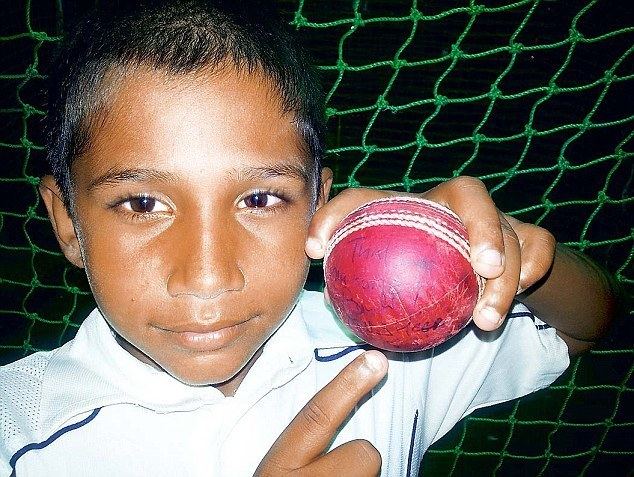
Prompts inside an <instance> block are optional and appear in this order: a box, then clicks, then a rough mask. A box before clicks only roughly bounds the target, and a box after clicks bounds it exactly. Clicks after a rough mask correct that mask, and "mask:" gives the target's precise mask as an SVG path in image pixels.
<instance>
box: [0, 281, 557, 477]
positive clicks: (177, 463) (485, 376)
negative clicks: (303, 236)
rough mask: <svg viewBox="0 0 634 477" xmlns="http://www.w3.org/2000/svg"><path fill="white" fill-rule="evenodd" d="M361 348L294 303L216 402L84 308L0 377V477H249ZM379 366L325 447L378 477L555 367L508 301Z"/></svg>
mask: <svg viewBox="0 0 634 477" xmlns="http://www.w3.org/2000/svg"><path fill="white" fill-rule="evenodd" d="M361 346H362V345H361V344H360V343H359V342H358V341H357V340H356V338H354V337H351V336H350V335H349V334H347V333H346V332H344V331H343V329H342V327H341V325H340V324H339V322H338V320H337V319H336V318H334V317H333V315H332V313H331V312H330V310H329V309H328V308H327V307H326V306H325V304H324V299H323V295H322V294H321V293H316V292H303V294H302V297H301V299H300V301H299V303H298V305H297V307H296V308H295V309H294V311H293V312H292V313H291V315H290V316H289V317H288V319H287V320H286V321H285V323H284V324H283V325H282V326H281V327H280V329H279V330H278V331H277V332H276V333H275V334H274V335H273V337H272V338H271V339H270V340H269V341H268V343H267V344H266V345H265V347H264V350H263V353H262V355H261V357H260V358H259V359H258V360H257V361H256V362H255V364H254V365H253V367H252V368H251V370H250V371H249V373H248V374H247V376H246V377H245V379H244V381H243V382H242V384H241V385H240V387H239V388H238V390H237V392H236V394H235V396H233V397H225V396H224V395H223V394H222V393H221V392H220V391H218V390H217V389H216V388H214V387H213V386H189V385H186V384H183V383H181V382H180V381H178V380H176V379H175V378H173V377H171V376H170V375H169V374H167V373H164V372H161V371H158V370H156V369H154V368H152V367H151V366H149V365H146V364H144V363H142V362H141V361H139V360H137V359H136V358H134V357H133V356H132V355H130V354H129V353H128V352H127V351H125V350H124V349H123V348H121V347H120V346H119V345H118V343H117V342H116V340H115V339H114V336H113V335H112V332H111V330H110V328H109V327H108V325H107V323H106V322H105V320H104V318H103V317H102V316H101V314H100V313H99V311H98V310H95V311H93V312H92V313H91V314H90V315H89V316H88V318H86V320H85V321H84V323H83V324H82V325H81V327H80V329H79V330H78V333H77V336H76V337H75V338H74V339H73V340H72V341H70V342H69V343H67V344H65V345H64V346H62V347H61V348H58V349H56V350H53V351H49V352H40V353H35V354H33V355H31V356H28V357H26V358H24V359H21V360H19V361H17V362H15V363H12V364H10V365H8V366H5V367H2V368H0V476H1V477H4V476H8V475H12V472H15V474H14V475H17V476H19V477H30V476H38V477H40V476H43V475H46V476H65V477H66V476H67V477H72V476H113V475H117V476H157V477H158V476H171V477H172V476H180V475H182V476H192V477H195V476H206V477H207V476H231V477H237V476H251V475H252V474H253V472H254V470H255V468H256V467H257V465H258V464H259V462H260V460H261V459H262V458H263V456H264V455H265V454H266V452H267V451H268V449H269V448H270V447H271V445H272V444H273V442H274V441H275V439H276V438H277V437H278V436H279V434H280V433H281V432H282V431H283V430H284V428H285V427H286V426H287V425H288V423H289V422H290V421H291V420H292V419H293V417H294V416H295V415H296V413H297V412H298V411H299V410H300V409H301V407H302V406H303V405H304V404H305V403H306V402H307V401H308V400H309V399H310V398H311V397H312V396H313V395H314V394H315V392H316V391H317V390H319V389H321V388H322V387H323V386H324V385H325V384H327V383H328V382H329V381H330V380H331V379H332V378H333V377H334V376H335V375H336V374H337V373H338V372H339V371H340V370H341V369H342V368H343V367H344V366H345V365H346V364H347V363H349V362H350V361H351V360H352V359H353V358H354V357H355V356H357V355H358V354H359V353H361ZM386 355H387V356H388V359H389V360H390V363H389V366H390V367H389V371H388V376H387V378H386V379H385V380H384V382H382V383H381V384H379V386H377V388H375V389H374V390H373V391H372V392H371V394H370V395H369V398H368V399H366V400H363V401H362V403H361V404H360V405H359V406H357V408H356V409H355V411H354V412H353V413H352V415H351V418H350V419H349V420H348V421H347V422H346V423H345V425H344V426H343V428H342V429H341V430H340V432H339V433H338V435H337V437H336V439H335V440H334V442H333V444H332V447H336V446H338V445H340V444H341V443H344V442H347V441H350V440H353V439H357V438H361V439H367V440H369V441H370V442H371V443H372V444H373V445H374V446H375V447H376V448H377V449H378V450H379V452H380V453H381V456H382V458H383V467H382V474H381V475H383V476H410V475H416V474H417V471H418V468H419V464H420V460H421V459H422V456H423V453H424V452H425V451H426V449H427V448H428V447H429V446H430V445H431V444H432V443H433V442H435V441H436V440H438V439H439V438H440V437H442V435H443V434H445V433H446V432H447V431H449V430H450V429H451V428H452V426H454V425H455V424H456V423H457V422H458V421H459V420H460V419H462V418H463V417H464V416H466V415H467V414H469V413H470V412H472V411H473V410H474V409H477V408H479V407H483V406H487V405H490V404H495V403H498V402H502V401H506V400H509V399H513V398H516V397H519V396H523V395H525V394H528V393H530V392H533V391H535V390H537V389H540V388H543V387H545V386H548V385H549V384H550V383H551V382H552V381H554V380H555V378H557V376H559V375H560V374H561V373H562V372H563V371H564V370H565V369H566V367H567V366H568V364H569V360H568V353H567V348H566V345H565V343H564V342H563V341H562V340H561V339H560V338H559V337H558V336H557V335H556V334H555V330H554V329H552V328H550V327H548V326H547V325H545V324H544V323H543V322H541V321H539V320H537V319H536V318H535V317H534V316H533V315H532V314H531V313H530V312H529V311H528V310H527V309H526V308H525V307H524V306H523V305H520V304H517V305H515V307H514V308H513V309H512V310H511V313H510V314H509V316H508V318H507V320H506V324H505V326H504V327H503V329H502V330H498V331H496V332H490V333H486V332H480V331H478V330H477V329H475V327H473V326H469V327H467V328H465V329H464V330H463V331H462V332H460V333H459V335H457V336H456V337H454V338H452V339H451V340H450V341H448V342H447V343H445V344H443V345H441V346H438V347H436V348H435V349H432V350H427V351H423V352H419V353H386Z"/></svg>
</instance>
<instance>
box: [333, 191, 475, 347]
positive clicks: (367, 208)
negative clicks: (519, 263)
mask: <svg viewBox="0 0 634 477" xmlns="http://www.w3.org/2000/svg"><path fill="white" fill-rule="evenodd" d="M324 274H325V279H326V288H327V291H328V296H329V298H330V302H331V303H332V306H333V308H334V309H335V311H336V313H337V315H339V317H340V318H341V320H342V321H343V322H344V323H345V324H346V326H348V328H350V329H351V330H352V331H353V332H354V333H355V334H356V335H357V336H358V337H359V338H361V339H363V340H364V341H366V342H368V343H370V344H372V345H374V346H376V347H377V348H381V349H385V350H391V351H420V350H424V349H427V348H431V347H433V346H436V345H438V344H440V343H442V342H444V341H446V340H447V339H449V338H450V337H451V336H453V335H455V334H456V333H458V331H460V330H461V329H462V328H463V327H464V326H465V325H466V324H467V323H468V322H469V320H470V319H471V315H472V314H473V309H474V307H475V304H476V302H477V300H478V298H479V296H480V294H481V292H482V288H483V280H482V278H481V277H480V276H478V275H477V274H476V273H475V272H474V271H473V267H472V266H471V262H470V261H469V243H468V239H467V230H466V229H465V227H464V225H463V224H462V222H461V221H460V219H459V218H458V216H457V215H456V214H454V213H453V212H452V211H450V210H449V209H447V208H445V207H442V206H441V205H438V204H436V203H435V202H431V201H428V200H424V199H417V198H410V197H399V198H387V199H379V200H375V201H373V202H369V203H367V204H365V205H364V206H362V207H360V208H358V209H356V210H355V211H353V212H352V213H351V214H350V215H348V216H347V217H346V218H345V219H344V220H343V221H342V223H341V224H340V225H339V227H338V228H337V230H336V231H335V233H334V234H333V237H332V239H331V240H330V242H329V244H328V247H327V249H326V254H325V257H324Z"/></svg>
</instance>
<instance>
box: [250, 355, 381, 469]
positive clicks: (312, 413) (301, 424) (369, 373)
mask: <svg viewBox="0 0 634 477" xmlns="http://www.w3.org/2000/svg"><path fill="white" fill-rule="evenodd" d="M386 372H387V359H386V358H385V356H384V355H383V354H381V353H379V352H378V351H367V352H365V353H363V354H362V355H360V356H358V357H357V358H355V359H354V360H353V361H352V362H351V363H350V364H349V365H348V366H346V367H345V368H344V369H343V370H342V371H341V372H340V373H339V374H338V375H337V376H336V377H335V378H334V379H333V380H332V381H331V382H330V383H328V384H327V385H326V386H325V387H324V388H323V389H322V390H320V391H319V392H318V393H317V394H315V396H314V397H313V398H312V399H311V400H310V401H309V402H308V403H307V404H306V406H304V408H303V409H302V410H301V411H300V412H299V413H298V414H297V416H296V417H295V418H294V419H293V421H291V423H290V424H289V425H288V427H287V428H286V429H285V430H284V432H283V433H282V434H281V435H280V437H279V438H278V439H277V441H276V442H275V444H274V445H273V447H271V450H270V451H269V452H268V453H267V455H266V457H265V459H264V460H263V461H262V463H261V464H260V467H258V472H256V475H258V476H264V475H284V474H285V473H289V472H290V471H293V470H297V469H301V468H304V467H307V466H309V465H317V466H319V465H323V466H329V465H334V464H335V463H336V462H335V461H333V460H332V459H333V457H332V456H331V454H332V453H329V454H328V455H326V456H322V454H323V453H324V451H325V450H326V449H327V447H328V446H329V445H330V443H331V441H332V439H333V437H334V435H335V433H336V432H337V430H338V429H339V427H340V426H341V424H342V423H343V421H344V420H345V419H346V417H347V416H348V415H349V414H350V412H351V411H352V409H354V407H355V405H356V404H357V403H358V402H359V400H360V399H361V398H362V397H363V396H365V395H366V394H367V393H368V392H369V391H370V390H371V389H372V388H373V387H374V386H376V385H377V384H378V382H379V381H380V380H381V379H382V378H383V376H385V373H386ZM359 445H361V449H359ZM333 452H334V451H333ZM368 452H370V451H368V450H367V446H366V444H358V443H357V444H355V445H352V446H348V447H344V448H343V449H342V450H339V451H338V452H336V453H335V454H334V455H335V456H337V455H340V454H341V453H346V455H349V456H350V455H354V454H359V453H361V454H363V453H366V454H367V453H368ZM370 453H371V452H370ZM329 456H330V457H329ZM320 458H325V459H326V460H325V461H324V462H323V463H319V464H317V463H316V462H317V461H318V460H320ZM374 460H376V459H374ZM331 461H332V462H331ZM337 465H338V466H339V467H337V468H338V469H340V468H341V465H342V463H341V462H339V463H338V464H337ZM359 465H360V463H359V462H354V460H353V461H352V466H351V469H353V468H356V467H359ZM379 466H380V464H379ZM334 474H337V475H348V474H342V473H341V472H339V471H338V472H336V473H334ZM298 475H301V474H298ZM311 475H319V474H311ZM329 475H333V473H331V474H329ZM350 475H372V474H350Z"/></svg>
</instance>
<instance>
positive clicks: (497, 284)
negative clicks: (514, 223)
mask: <svg viewBox="0 0 634 477" xmlns="http://www.w3.org/2000/svg"><path fill="white" fill-rule="evenodd" d="M498 220H499V223H500V225H501V230H502V240H503V245H504V251H505V263H504V271H503V272H502V274H501V275H500V276H498V277H496V278H492V279H489V280H487V282H486V284H485V286H484V292H483V293H482V297H480V300H479V301H478V303H477V304H476V307H475V310H474V312H473V321H474V323H475V324H476V325H477V326H478V328H480V329H482V330H485V331H492V330H494V329H496V328H498V327H499V326H500V325H501V324H502V322H503V320H504V317H505V316H506V313H507V312H508V310H509V309H510V308H511V305H512V304H513V300H514V299H515V294H516V293H517V289H518V285H519V280H520V278H519V277H520V269H521V266H522V251H521V248H520V243H519V240H518V238H517V235H516V233H515V232H514V230H513V228H512V227H511V226H510V225H509V223H508V222H507V221H506V219H505V218H504V217H503V216H502V214H499V218H498Z"/></svg>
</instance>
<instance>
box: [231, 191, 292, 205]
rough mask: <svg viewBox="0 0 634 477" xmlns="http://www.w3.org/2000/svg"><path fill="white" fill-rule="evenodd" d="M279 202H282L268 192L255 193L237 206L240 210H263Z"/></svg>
mask: <svg viewBox="0 0 634 477" xmlns="http://www.w3.org/2000/svg"><path fill="white" fill-rule="evenodd" d="M280 202H282V199H280V198H279V197H277V196H276V195H274V194H271V193H270V192H255V193H253V194H250V195H248V196H246V197H245V198H244V199H242V201H240V204H238V207H239V208H241V209H244V208H247V209H263V208H265V207H271V206H273V205H275V204H278V203H280Z"/></svg>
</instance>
